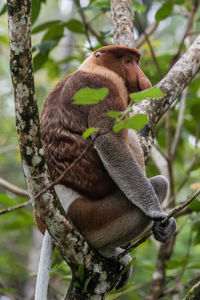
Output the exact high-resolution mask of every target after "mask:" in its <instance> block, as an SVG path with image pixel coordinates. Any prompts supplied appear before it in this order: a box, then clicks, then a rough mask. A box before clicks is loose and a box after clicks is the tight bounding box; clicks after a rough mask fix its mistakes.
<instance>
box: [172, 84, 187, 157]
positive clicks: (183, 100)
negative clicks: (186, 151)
mask: <svg viewBox="0 0 200 300" xmlns="http://www.w3.org/2000/svg"><path fill="white" fill-rule="evenodd" d="M187 93H188V88H187V87H186V88H185V90H184V91H183V93H182V96H181V101H180V109H179V114H178V121H177V125H176V132H175V136H174V141H173V144H172V147H171V156H172V160H173V159H174V156H175V153H176V149H177V146H178V143H179V140H180V136H181V131H182V127H183V120H184V113H185V106H186V100H187Z"/></svg>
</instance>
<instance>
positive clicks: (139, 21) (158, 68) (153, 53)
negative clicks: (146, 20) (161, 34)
mask: <svg viewBox="0 0 200 300" xmlns="http://www.w3.org/2000/svg"><path fill="white" fill-rule="evenodd" d="M135 16H136V18H137V22H138V24H139V26H140V28H141V30H142V32H143V34H144V36H145V39H146V41H147V44H148V46H149V49H150V51H151V55H152V58H153V61H154V63H155V65H156V68H157V70H158V73H159V75H160V78H161V79H162V78H163V77H164V74H163V71H162V69H161V67H160V65H159V62H158V60H157V57H156V55H155V52H154V49H153V47H152V45H151V42H150V40H149V37H148V35H147V33H146V31H145V28H144V25H143V24H142V21H141V18H140V15H139V13H138V12H137V11H136V12H135Z"/></svg>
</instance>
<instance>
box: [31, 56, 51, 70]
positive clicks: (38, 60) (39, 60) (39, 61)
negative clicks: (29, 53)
mask: <svg viewBox="0 0 200 300" xmlns="http://www.w3.org/2000/svg"><path fill="white" fill-rule="evenodd" d="M48 54H49V53H48V52H46V53H41V52H40V53H38V54H37V55H36V56H35V57H34V58H33V65H34V72H36V71H38V70H39V69H40V68H41V67H42V66H43V64H44V63H45V62H46V61H47V59H48Z"/></svg>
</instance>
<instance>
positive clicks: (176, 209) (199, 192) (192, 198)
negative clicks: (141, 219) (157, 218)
mask: <svg viewBox="0 0 200 300" xmlns="http://www.w3.org/2000/svg"><path fill="white" fill-rule="evenodd" d="M199 194H200V189H199V190H198V191H197V192H196V193H195V194H194V195H193V196H192V197H191V198H190V199H189V200H187V201H186V202H184V203H183V204H181V205H179V206H177V207H175V208H174V209H172V211H171V212H170V213H169V214H168V216H167V217H166V218H165V219H164V220H163V221H162V222H161V223H162V224H165V223H166V222H167V221H168V220H169V219H170V218H171V217H173V216H175V215H176V214H177V213H178V212H180V211H181V210H183V209H184V208H185V207H187V206H188V205H189V204H190V203H191V202H192V201H193V200H194V199H196V198H197V196H199Z"/></svg>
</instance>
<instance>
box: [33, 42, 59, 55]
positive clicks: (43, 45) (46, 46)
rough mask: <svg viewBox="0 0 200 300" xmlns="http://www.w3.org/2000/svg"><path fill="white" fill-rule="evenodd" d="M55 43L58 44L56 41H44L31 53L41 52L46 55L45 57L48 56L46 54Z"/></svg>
mask: <svg viewBox="0 0 200 300" xmlns="http://www.w3.org/2000/svg"><path fill="white" fill-rule="evenodd" d="M57 43H58V42H57V41H56V40H50V41H44V42H42V43H41V44H39V45H36V46H35V47H34V48H33V51H34V50H39V52H41V53H43V54H47V56H48V53H47V52H49V51H50V50H51V49H52V48H53V47H55V46H56V44H57Z"/></svg>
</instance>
